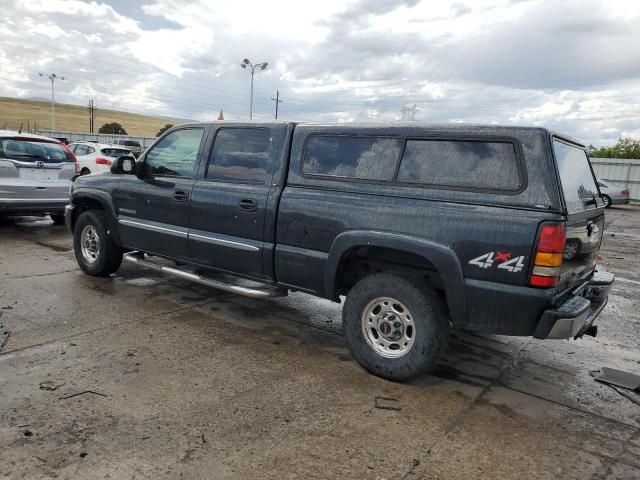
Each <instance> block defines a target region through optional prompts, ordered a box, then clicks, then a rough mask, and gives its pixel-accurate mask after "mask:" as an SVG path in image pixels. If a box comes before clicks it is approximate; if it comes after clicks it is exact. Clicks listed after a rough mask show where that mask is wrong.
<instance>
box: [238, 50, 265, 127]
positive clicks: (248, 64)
mask: <svg viewBox="0 0 640 480" xmlns="http://www.w3.org/2000/svg"><path fill="white" fill-rule="evenodd" d="M267 65H268V63H267V62H262V63H256V64H255V65H254V64H253V63H251V62H250V61H249V59H248V58H245V59H244V60H243V61H242V63H241V64H240V66H241V67H242V68H247V67H249V68H250V69H251V100H250V101H249V120H252V119H253V74H254V73H255V71H256V68H259V69H260V70H266V69H267Z"/></svg>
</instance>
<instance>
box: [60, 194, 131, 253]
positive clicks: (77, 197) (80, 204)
mask: <svg viewBox="0 0 640 480" xmlns="http://www.w3.org/2000/svg"><path fill="white" fill-rule="evenodd" d="M71 204H72V205H73V207H74V208H73V213H72V217H71V223H70V227H71V231H72V232H73V229H74V228H75V224H76V221H77V219H78V216H80V214H81V213H82V212H84V211H87V210H102V211H104V213H105V215H106V217H107V222H108V223H109V230H110V233H111V237H112V238H113V240H114V242H115V243H116V244H117V245H118V246H121V245H122V244H121V242H120V233H119V230H118V222H117V220H116V213H115V209H114V207H113V203H112V202H111V196H110V195H109V194H108V193H106V192H100V191H87V190H85V191H83V190H75V191H74V192H73V197H72V198H71Z"/></svg>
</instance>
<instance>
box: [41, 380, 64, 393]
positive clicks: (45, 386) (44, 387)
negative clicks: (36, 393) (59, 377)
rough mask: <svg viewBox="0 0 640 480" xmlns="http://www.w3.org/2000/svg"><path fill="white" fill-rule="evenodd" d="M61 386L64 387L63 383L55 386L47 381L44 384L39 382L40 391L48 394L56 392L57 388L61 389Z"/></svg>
mask: <svg viewBox="0 0 640 480" xmlns="http://www.w3.org/2000/svg"><path fill="white" fill-rule="evenodd" d="M63 385H64V382H63V383H59V384H57V385H56V384H55V383H54V382H52V381H51V380H47V381H45V382H40V390H47V391H49V392H53V391H54V390H57V389H58V388H60V387H62V386H63Z"/></svg>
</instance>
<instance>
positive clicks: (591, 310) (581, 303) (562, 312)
mask: <svg viewBox="0 0 640 480" xmlns="http://www.w3.org/2000/svg"><path fill="white" fill-rule="evenodd" d="M614 279H615V277H614V275H613V274H612V273H609V272H607V271H604V270H599V271H597V272H596V273H594V274H593V276H592V277H591V279H589V281H588V282H587V284H586V285H582V286H581V287H579V288H578V289H577V291H574V292H573V294H572V295H571V296H569V297H568V298H567V299H566V300H565V301H564V302H563V303H562V304H560V305H559V306H557V307H555V308H553V309H549V310H545V311H544V313H543V314H542V316H541V318H540V321H539V322H538V326H537V327H536V331H535V332H534V334H533V336H534V337H535V338H541V339H565V338H580V337H581V336H582V335H584V333H585V332H586V331H587V330H588V329H589V328H590V327H591V326H592V325H593V324H594V322H595V321H596V319H597V318H598V316H599V315H600V313H601V312H602V310H603V309H604V307H605V306H606V304H607V301H608V296H609V292H610V291H611V287H612V286H613V281H614Z"/></svg>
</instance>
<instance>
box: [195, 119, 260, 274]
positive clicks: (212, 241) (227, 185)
mask: <svg viewBox="0 0 640 480" xmlns="http://www.w3.org/2000/svg"><path fill="white" fill-rule="evenodd" d="M271 147H272V130H271V129H270V128H261V127H222V128H219V129H218V130H217V132H216V135H215V138H214V141H213V147H212V148H211V153H210V155H209V159H208V163H207V165H204V166H203V167H201V168H200V173H199V175H198V179H197V181H196V183H195V185H194V187H193V192H192V197H191V209H190V221H189V249H190V255H191V257H192V259H193V260H194V261H196V262H198V263H201V264H203V265H208V266H212V267H215V268H217V269H221V270H225V271H228V272H232V273H236V274H240V275H244V276H249V277H254V278H263V277H264V268H263V266H262V257H263V250H264V248H265V245H264V242H263V239H264V221H265V211H266V205H267V198H268V196H269V189H270V186H271V180H270V178H271V177H270V174H269V172H270V165H271V163H272V156H273V152H272V148H271Z"/></svg>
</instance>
